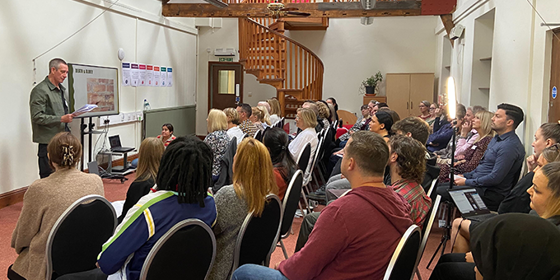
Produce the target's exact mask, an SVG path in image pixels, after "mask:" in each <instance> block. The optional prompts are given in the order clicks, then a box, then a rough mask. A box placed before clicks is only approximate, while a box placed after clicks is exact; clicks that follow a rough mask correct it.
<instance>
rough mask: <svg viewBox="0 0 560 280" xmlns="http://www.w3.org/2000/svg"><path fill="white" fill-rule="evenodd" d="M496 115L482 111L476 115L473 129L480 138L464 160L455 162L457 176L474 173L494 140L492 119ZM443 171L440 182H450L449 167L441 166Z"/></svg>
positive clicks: (467, 152) (440, 174) (446, 165)
mask: <svg viewBox="0 0 560 280" xmlns="http://www.w3.org/2000/svg"><path fill="white" fill-rule="evenodd" d="M493 116H494V114H493V113H492V112H488V111H480V112H478V113H476V115H475V117H474V119H473V121H472V128H473V129H474V130H476V131H477V133H478V138H477V139H476V141H475V142H474V143H473V146H472V148H471V149H468V150H467V151H466V152H465V154H464V155H465V157H464V159H462V160H458V161H456V162H455V170H456V171H455V174H463V173H466V172H471V171H473V170H474V169H475V168H476V166H477V165H478V163H479V162H480V160H481V159H482V156H484V152H486V148H487V147H488V144H490V141H491V140H492V138H494V131H493V130H492V117H493ZM439 166H440V168H441V170H440V172H439V182H449V165H448V164H439Z"/></svg>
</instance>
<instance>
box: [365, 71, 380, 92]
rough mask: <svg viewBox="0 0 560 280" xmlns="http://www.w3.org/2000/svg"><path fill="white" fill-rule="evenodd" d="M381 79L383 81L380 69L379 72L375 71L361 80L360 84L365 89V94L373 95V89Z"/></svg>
mask: <svg viewBox="0 0 560 280" xmlns="http://www.w3.org/2000/svg"><path fill="white" fill-rule="evenodd" d="M381 81H383V75H381V71H379V72H377V74H375V75H373V76H371V77H369V78H367V79H365V80H364V81H363V82H362V86H363V87H364V88H365V89H366V94H373V95H375V89H376V87H377V86H378V85H379V83H380V82H381Z"/></svg>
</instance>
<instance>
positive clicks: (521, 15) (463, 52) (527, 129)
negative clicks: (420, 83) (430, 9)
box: [436, 0, 560, 153]
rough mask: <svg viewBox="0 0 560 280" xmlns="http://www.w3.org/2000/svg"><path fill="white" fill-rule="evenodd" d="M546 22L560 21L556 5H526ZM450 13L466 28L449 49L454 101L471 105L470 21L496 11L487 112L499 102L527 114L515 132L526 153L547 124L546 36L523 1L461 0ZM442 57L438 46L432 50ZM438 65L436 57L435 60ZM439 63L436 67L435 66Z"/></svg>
mask: <svg viewBox="0 0 560 280" xmlns="http://www.w3.org/2000/svg"><path fill="white" fill-rule="evenodd" d="M531 2H532V3H533V5H535V7H536V8H537V10H538V11H539V12H540V14H541V15H542V16H543V17H544V19H545V20H546V21H547V22H551V23H554V22H555V23H557V22H560V13H558V11H560V1H557V0H539V1H531ZM457 7H458V8H457V11H456V12H455V13H454V14H453V20H454V22H455V24H461V25H463V26H465V33H464V38H463V39H461V40H460V41H456V42H455V47H454V48H453V50H452V66H451V73H452V76H453V77H454V79H455V81H456V82H457V91H458V94H459V100H460V101H461V102H462V103H464V104H467V105H477V104H471V102H470V101H471V90H472V61H473V47H474V46H473V41H474V40H473V38H474V34H473V32H474V25H475V20H476V19H477V18H479V17H481V16H483V15H484V14H486V13H488V12H489V11H491V10H492V9H495V24H494V38H493V52H492V70H491V81H490V93H489V109H490V110H495V109H496V106H497V105H498V104H500V103H502V102H507V103H512V104H516V105H518V106H520V107H522V108H523V110H524V111H525V114H526V119H525V122H524V123H523V124H522V125H521V126H520V127H519V128H518V129H517V133H518V135H520V138H521V139H522V140H523V141H524V143H525V146H526V151H527V153H532V152H533V151H532V148H531V147H530V145H531V142H532V140H531V139H532V135H533V134H534V133H535V131H536V129H537V128H538V127H539V126H540V124H541V123H543V122H546V121H547V112H548V106H547V103H548V95H549V94H550V93H548V89H549V84H550V50H551V33H550V31H548V28H547V27H542V26H540V24H541V20H540V18H539V17H538V16H537V15H536V14H535V13H534V12H533V10H532V8H531V6H530V5H529V3H527V2H526V1H509V0H460V1H458V4H457ZM436 34H438V37H439V39H438V40H440V39H442V37H443V35H444V34H445V31H443V25H442V24H441V23H440V22H438V27H437V28H436ZM436 50H437V52H438V54H437V55H438V56H442V51H441V48H436ZM438 60H439V61H441V58H439V59H438ZM441 66H442V65H436V68H440V67H441Z"/></svg>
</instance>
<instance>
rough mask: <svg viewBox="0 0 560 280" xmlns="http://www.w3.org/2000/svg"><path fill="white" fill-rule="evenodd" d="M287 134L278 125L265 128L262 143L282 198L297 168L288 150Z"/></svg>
mask: <svg viewBox="0 0 560 280" xmlns="http://www.w3.org/2000/svg"><path fill="white" fill-rule="evenodd" d="M288 142H289V141H288V134H287V133H286V132H285V131H284V130H283V129H281V128H279V127H274V128H271V129H268V130H266V133H265V134H264V139H263V144H264V145H265V146H266V148H267V149H268V152H269V153H270V157H271V159H272V165H273V167H274V178H275V179H276V185H278V197H280V199H284V195H285V194H286V189H287V188H288V184H289V183H290V180H291V179H292V176H293V175H294V173H295V172H296V170H297V164H296V162H295V161H294V158H293V157H292V155H291V154H290V152H289V150H288Z"/></svg>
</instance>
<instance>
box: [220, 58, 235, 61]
mask: <svg viewBox="0 0 560 280" xmlns="http://www.w3.org/2000/svg"><path fill="white" fill-rule="evenodd" d="M220 62H233V57H220Z"/></svg>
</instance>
